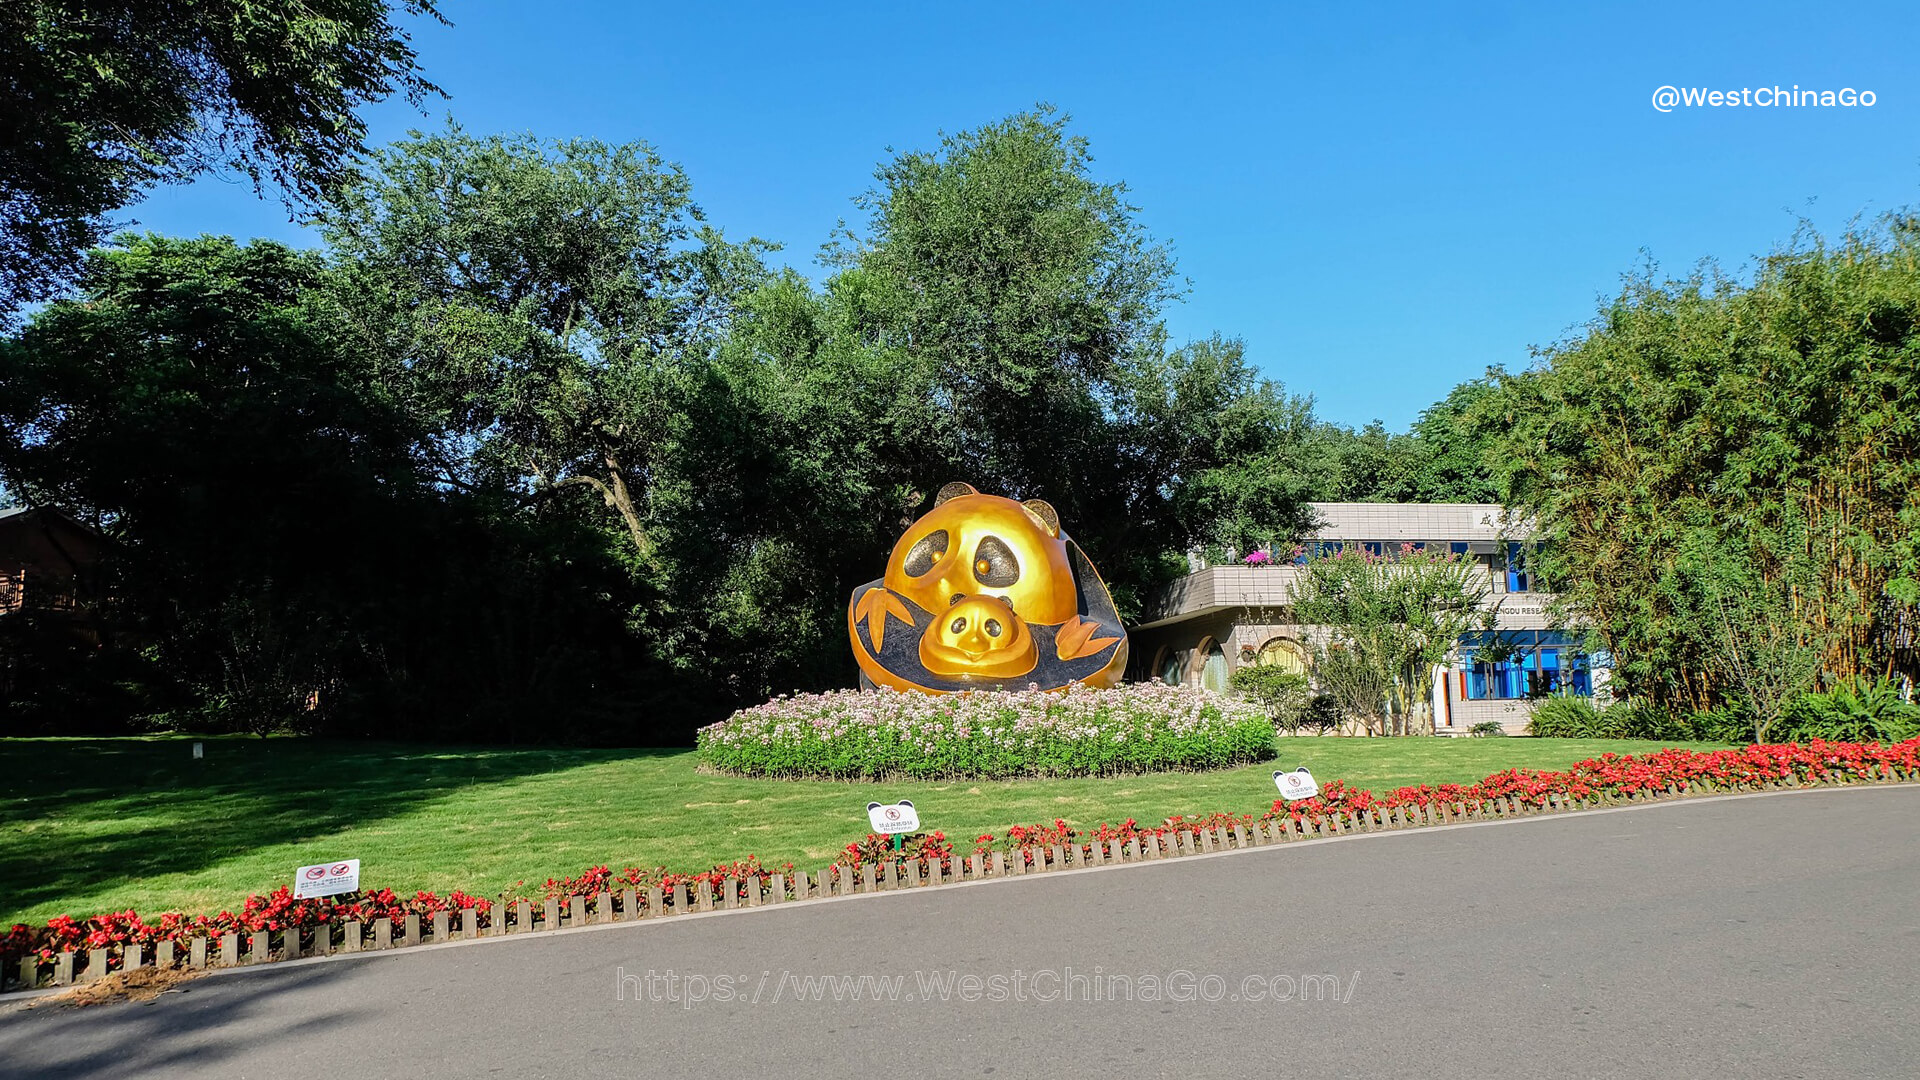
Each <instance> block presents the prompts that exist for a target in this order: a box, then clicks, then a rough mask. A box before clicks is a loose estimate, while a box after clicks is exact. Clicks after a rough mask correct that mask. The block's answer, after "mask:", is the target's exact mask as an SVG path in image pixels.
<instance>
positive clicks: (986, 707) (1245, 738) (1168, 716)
mask: <svg viewBox="0 0 1920 1080" xmlns="http://www.w3.org/2000/svg"><path fill="white" fill-rule="evenodd" d="M699 747H700V761H701V764H702V765H703V766H704V767H706V768H709V769H712V770H714V771H717V772H725V773H733V774H736V775H740V776H764V777H782V778H818V779H832V780H854V779H871V780H881V779H893V778H901V777H909V778H918V779H987V780H998V779H1006V778H1009V777H1020V776H1111V775H1116V774H1123V773H1144V772H1155V771H1161V770H1170V769H1218V768H1224V767H1227V766H1231V765H1244V764H1247V763H1248V762H1254V761H1265V760H1268V759H1270V758H1272V757H1273V754H1274V748H1273V725H1272V724H1271V723H1269V722H1268V720H1267V718H1266V716H1265V715H1264V714H1263V713H1261V712H1260V711H1259V710H1258V709H1256V708H1253V707H1252V706H1249V705H1246V704H1244V703H1241V702H1239V701H1235V700H1232V699H1229V698H1223V697H1219V696H1216V695H1214V694H1210V693H1208V692H1206V691H1205V690H1201V689H1198V688H1195V687H1187V686H1163V685H1161V684H1159V683H1145V684H1138V683H1136V684H1129V685H1126V686H1117V687H1114V688H1112V689H1109V690H1093V689H1089V688H1087V687H1083V686H1076V687H1069V688H1068V689H1067V690H1065V691H1062V692H1059V693H1041V692H1038V691H1022V692H1011V693H1009V692H1001V691H982V692H979V693H969V694H943V695H932V694H913V693H901V692H897V691H893V690H873V691H839V692H835V693H828V694H807V695H801V696H797V697H779V698H775V699H774V700H772V701H769V702H767V703H766V704H765V705H760V706H756V707H754V708H751V709H742V710H741V711H739V712H737V713H734V714H733V715H732V716H731V717H729V718H727V719H726V720H723V721H721V722H720V723H717V724H714V725H711V726H709V727H706V728H703V729H701V731H700V735H699Z"/></svg>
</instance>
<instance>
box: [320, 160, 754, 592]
mask: <svg viewBox="0 0 1920 1080" xmlns="http://www.w3.org/2000/svg"><path fill="white" fill-rule="evenodd" d="M319 220H320V224H321V228H322V232H323V235H324V236H325V237H326V239H327V242H328V244H329V245H330V246H331V247H332V249H333V251H334V252H335V254H336V255H337V256H339V257H340V259H341V261H342V271H341V274H340V276H339V279H338V281H337V283H336V290H337V294H338V296H339V297H340V301H341V303H342V305H343V306H344V307H346V308H347V309H348V310H349V311H350V312H351V313H352V316H353V321H354V323H355V325H356V327H357V329H358V336H359V338H360V339H361V340H362V341H363V342H364V343H365V346H366V347H367V348H368V349H370V350H371V351H373V352H374V353H376V354H378V355H381V356H383V357H385V358H387V361H388V363H389V365H390V370H391V371H392V372H393V373H394V378H395V380H397V381H399V382H403V383H404V385H405V387H406V391H405V393H406V398H407V400H408V403H409V406H410V408H411V409H412V410H413V411H414V412H415V414H416V416H418V418H419V420H420V422H421V424H422V426H423V427H424V428H425V429H427V430H428V431H429V432H430V433H431V436H430V438H429V439H428V440H427V443H426V446H425V451H426V453H428V454H429V456H430V457H431V459H432V460H433V463H434V465H435V466H436V467H437V468H438V469H439V472H440V477H441V479H442V481H443V482H445V483H448V484H452V485H456V486H460V487H464V488H467V489H470V490H511V491H514V492H518V493H520V494H523V495H527V496H530V497H550V496H553V495H557V494H560V493H563V492H565V491H566V490H567V489H586V490H589V491H591V492H592V493H593V494H594V495H596V496H598V498H599V500H600V501H601V502H602V503H604V505H605V506H606V507H607V508H608V509H609V510H610V511H612V513H613V514H614V515H616V519H617V521H618V523H619V527H620V528H621V529H623V530H624V532H625V533H626V535H627V537H628V539H629V540H630V542H631V545H632V548H633V550H634V552H635V554H636V556H640V557H644V556H647V555H648V554H649V553H650V551H651V548H652V543H653V541H652V537H651V536H650V534H649V531H648V520H649V514H650V511H649V508H648V500H649V497H650V494H651V487H652V477H653V474H654V472H655V470H656V467H657V464H658V454H659V452H660V448H661V447H663V446H664V445H666V444H667V443H668V442H669V441H670V439H671V438H672V435H673V428H674V426H675V425H676V424H678V423H680V422H681V420H680V418H681V414H682V410H681V407H680V401H681V398H682V397H684V395H685V394H686V393H688V392H689V389H690V387H691V385H692V384H693V383H694V382H697V381H698V379H699V378H700V375H699V369H700V367H701V365H702V364H703V363H704V362H705V360H706V357H707V356H708V354H709V353H710V352H711V351H712V350H713V349H714V348H716V347H717V345H718V343H719V342H720V341H721V340H722V338H723V336H724V334H725V332H726V329H727V325H728V321H729V319H730V317H731V312H732V309H733V306H734V305H735V303H736V302H737V300H738V298H739V297H740V296H741V295H742V294H743V293H744V292H745V291H746V290H748V289H750V288H752V287H753V286H754V285H756V284H757V283H758V282H759V281H761V280H762V278H763V277H764V274H763V271H762V270H761V266H760V261H759V258H758V254H759V252H760V251H762V250H764V248H765V245H761V244H758V243H749V244H745V245H733V244H729V243H727V242H726V241H725V239H724V238H723V237H722V236H721V235H720V233H719V231H718V230H715V229H711V228H708V227H706V226H704V225H703V224H702V220H703V218H702V214H701V212H700V210H699V208H698V207H697V206H695V205H694V203H693V201H692V186H691V184H690V183H689V181H688V180H687V177H686V175H685V174H684V173H683V172H682V171H681V170H680V169H679V167H677V166H675V165H672V164H669V163H667V162H666V161H665V160H663V159H662V158H661V157H660V155H659V154H658V153H657V152H655V151H654V150H653V148H651V147H649V146H647V145H646V144H644V143H627V144H623V145H609V144H606V143H602V142H598V141H595V140H585V139H580V140H565V141H560V142H553V143H543V142H540V141H538V140H535V139H533V138H532V137H506V136H488V137H479V136H472V135H468V134H467V133H465V132H464V131H462V130H460V129H459V128H458V127H452V128H450V129H449V130H448V131H446V132H443V133H440V134H436V135H422V134H419V133H415V134H413V135H412V136H410V137H409V138H407V139H405V140H403V141H401V142H398V143H395V144H394V145H392V146H390V147H387V148H385V149H383V150H381V151H379V152H378V153H376V154H375V155H374V160H373V167H372V169H371V170H370V171H369V172H368V174H367V175H366V176H365V177H364V178H362V179H361V180H359V181H358V182H356V183H354V184H352V185H350V186H348V187H347V188H346V189H344V190H343V191H341V192H340V193H338V195H337V196H336V197H335V199H334V200H333V203H332V204H331V205H330V206H329V207H327V208H326V209H325V210H324V211H323V212H322V213H321V214H320V217H319Z"/></svg>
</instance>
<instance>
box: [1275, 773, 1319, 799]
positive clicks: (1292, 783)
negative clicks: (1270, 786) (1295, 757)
mask: <svg viewBox="0 0 1920 1080" xmlns="http://www.w3.org/2000/svg"><path fill="white" fill-rule="evenodd" d="M1273 783H1274V786H1275V787H1278V788H1279V789H1280V797H1281V798H1283V799H1285V800H1287V801H1288V802H1293V801H1294V800H1296V799H1311V798H1313V797H1314V796H1315V795H1318V794H1320V785H1319V784H1317V783H1315V782H1314V779H1313V774H1312V773H1310V772H1308V771H1307V768H1306V766H1304V765H1302V766H1301V767H1300V768H1298V769H1295V770H1293V771H1292V772H1278V771H1276V772H1275V773H1274V774H1273Z"/></svg>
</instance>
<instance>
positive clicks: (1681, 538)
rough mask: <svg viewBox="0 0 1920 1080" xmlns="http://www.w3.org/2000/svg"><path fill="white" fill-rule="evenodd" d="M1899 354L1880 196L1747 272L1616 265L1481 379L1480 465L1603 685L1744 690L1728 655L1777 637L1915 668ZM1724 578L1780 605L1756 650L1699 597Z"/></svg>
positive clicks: (1903, 341)
mask: <svg viewBox="0 0 1920 1080" xmlns="http://www.w3.org/2000/svg"><path fill="white" fill-rule="evenodd" d="M1916 356H1920V221H1916V219H1915V218H1913V217H1911V216H1905V215H1895V216H1892V217H1890V218H1888V219H1886V220H1885V221H1884V222H1883V223H1882V224H1881V226H1880V227H1878V228H1873V229H1863V230H1858V231H1854V232H1850V233H1848V234H1846V235H1845V236H1843V237H1841V238H1840V239H1839V240H1838V241H1836V242H1834V243H1832V244H1829V243H1827V242H1826V241H1823V240H1821V239H1819V238H1817V237H1814V236H1812V235H1811V234H1808V235H1807V236H1805V237H1803V238H1802V240H1801V241H1799V242H1797V243H1796V244H1795V245H1793V246H1791V247H1788V248H1786V249H1783V250H1782V251H1780V252H1778V253H1776V254H1774V255H1772V256H1770V257H1768V258H1766V259H1764V260H1762V261H1761V262H1760V264H1759V265H1758V267H1757V268H1756V272H1755V274H1754V277H1753V280H1752V281H1751V282H1747V283H1742V282H1740V281H1736V280H1734V279H1732V278H1730V277H1728V276H1727V275H1725V274H1723V273H1721V272H1720V271H1718V270H1717V269H1715V268H1714V267H1712V266H1711V265H1708V266H1705V267H1703V268H1702V269H1701V270H1699V271H1698V272H1696V273H1695V274H1694V275H1692V276H1691V277H1689V278H1687V279H1685V280H1680V281H1667V282H1658V281H1655V280H1654V279H1653V277H1652V275H1651V273H1647V274H1643V275H1640V276H1637V277H1635V278H1633V279H1631V280H1629V281H1628V283H1627V285H1626V286H1625V287H1624V289H1623V290H1622V292H1621V293H1620V295H1619V296H1618V297H1617V298H1616V299H1614V300H1613V301H1612V302H1610V303H1609V304H1607V305H1606V306H1605V307H1604V308H1603V309H1602V311H1601V313H1600V315H1599V317H1598V318H1597V319H1596V320H1595V321H1594V322H1593V323H1592V324H1591V325H1590V326H1589V327H1588V328H1587V329H1586V330H1585V331H1584V332H1583V333H1582V334H1580V335H1578V336H1577V337H1575V338H1574V339H1572V340H1570V341H1568V342H1566V343H1564V344H1562V345H1558V346H1555V347H1553V348H1551V349H1548V350H1546V351H1545V352H1543V354H1542V355H1541V357H1540V363H1539V365H1538V367H1537V369H1536V370H1534V371H1532V372H1529V373H1527V374H1525V375H1523V376H1519V377H1514V378H1510V379H1508V380H1505V381H1504V382H1503V383H1502V387H1501V397H1502V399H1503V400H1502V401H1501V403H1500V406H1499V407H1500V408H1501V409H1502V410H1504V411H1505V413H1506V415H1507V416H1508V417H1509V418H1510V425H1509V428H1508V430H1507V432H1506V433H1505V434H1504V435H1503V436H1502V439H1501V447H1500V451H1499V454H1498V457H1497V458H1496V459H1495V463H1496V464H1497V465H1498V466H1499V468H1500V469H1501V470H1502V473H1503V480H1502V483H1503V485H1504V487H1505V489H1506V490H1507V491H1508V493H1509V500H1510V501H1511V502H1512V503H1514V504H1515V505H1516V506H1517V507H1518V508H1519V509H1520V510H1522V511H1523V512H1526V513H1528V514H1530V515H1532V516H1533V517H1535V518H1537V519H1538V521H1539V522H1540V523H1541V526H1542V530H1543V539H1544V541H1545V543H1544V546H1543V551H1542V552H1541V555H1540V558H1539V569H1540V571H1541V572H1542V573H1543V574H1544V576H1545V577H1546V578H1547V579H1548V580H1550V581H1552V582H1554V584H1555V587H1556V589H1557V591H1558V592H1559V594H1560V597H1561V601H1562V603H1563V606H1564V607H1565V609H1566V611H1567V613H1568V614H1570V615H1578V616H1579V617H1580V618H1582V619H1584V620H1587V621H1589V622H1590V623H1591V624H1592V625H1593V626H1594V627H1595V628H1596V631H1597V632H1598V634H1599V635H1600V636H1601V637H1602V638H1603V639H1604V640H1605V642H1606V644H1607V646H1608V647H1609V648H1610V649H1611V650H1612V651H1613V653H1614V656H1615V658H1616V663H1617V665H1618V666H1617V668H1616V677H1617V678H1620V679H1621V681H1622V685H1623V687H1624V688H1625V689H1627V690H1629V691H1630V692H1632V693H1635V694H1638V695H1644V696H1647V697H1651V698H1653V699H1654V700H1656V701H1658V702H1660V703H1662V704H1667V705H1673V706H1679V707H1685V708H1708V707H1713V706H1715V705H1718V704H1720V703H1721V702H1723V701H1726V700H1736V701H1740V700H1747V699H1752V698H1754V697H1755V694H1754V693H1753V692H1752V690H1751V689H1742V685H1743V684H1747V683H1750V682H1751V680H1750V679H1747V678H1743V677H1742V676H1741V675H1739V673H1738V668H1739V665H1736V664H1735V663H1734V662H1733V658H1735V657H1739V656H1748V657H1749V658H1751V657H1752V656H1753V655H1754V653H1755V649H1756V648H1758V649H1759V651H1760V652H1762V653H1771V654H1779V653H1780V652H1781V649H1784V648H1786V647H1787V646H1789V645H1790V646H1791V647H1792V649H1800V648H1805V647H1808V646H1812V647H1815V648H1817V649H1818V650H1819V651H1820V653H1821V656H1820V667H1821V668H1822V669H1823V670H1824V672H1825V673H1826V675H1827V676H1828V677H1829V678H1846V677H1849V676H1852V675H1855V674H1862V675H1874V674H1893V673H1901V674H1907V675H1912V674H1915V673H1916V672H1920V655H1916V651H1915V649H1914V647H1913V645H1912V641H1911V638H1910V636H1907V635H1908V634H1909V633H1910V632H1908V631H1903V630H1902V627H1903V626H1911V625H1912V620H1913V618H1914V613H1915V611H1916V608H1915V606H1914V605H1915V603H1916V601H1920V586H1916V585H1915V582H1916V581H1920V544H1917V543H1916V540H1915V537H1916V536H1920V531H1917V530H1916V525H1920V494H1916V493H1917V492H1920V364H1916V363H1915V358H1916ZM1740 596H1764V597H1767V598H1768V599H1767V600H1766V604H1765V606H1766V608H1767V609H1768V617H1769V618H1781V619H1787V620H1790V623H1789V625H1790V629H1789V630H1788V631H1787V632H1785V633H1784V635H1783V637H1782V641H1781V642H1779V643H1775V644H1778V645H1780V648H1774V647H1773V646H1772V645H1767V644H1766V643H1764V642H1763V643H1758V644H1756V643H1754V642H1752V641H1746V642H1745V643H1744V644H1742V643H1740V642H1735V643H1733V644H1734V647H1732V648H1729V647H1728V645H1729V643H1728V641H1727V640H1726V637H1727V635H1726V633H1725V630H1724V628H1725V626H1727V625H1729V624H1732V625H1734V626H1736V627H1737V626H1740V625H1743V624H1744V623H1746V622H1747V621H1748V620H1749V619H1750V618H1752V617H1753V616H1752V613H1750V612H1744V611H1736V612H1734V613H1733V615H1732V616H1731V618H1729V617H1728V616H1727V615H1726V614H1725V613H1724V612H1723V611H1722V598H1726V597H1740ZM1762 646H1764V647H1762ZM1788 651H1792V650H1791V649H1789V650H1788ZM1776 659H1777V656H1776ZM1750 663H1751V660H1750V661H1749V664H1750ZM1762 666H1763V667H1764V666H1767V665H1765V664H1762ZM1748 704H1752V705H1755V706H1756V711H1760V708H1759V706H1760V705H1761V704H1762V703H1759V702H1754V701H1750V700H1749V701H1748ZM1763 722H1764V720H1763Z"/></svg>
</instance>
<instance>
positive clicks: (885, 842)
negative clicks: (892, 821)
mask: <svg viewBox="0 0 1920 1080" xmlns="http://www.w3.org/2000/svg"><path fill="white" fill-rule="evenodd" d="M952 854H953V844H952V842H950V841H949V840H948V839H947V834H946V833H944V832H942V831H940V830H938V829H935V830H934V831H933V832H919V833H906V834H904V835H902V836H901V840H900V847H899V849H898V850H895V849H894V846H893V837H892V836H881V835H880V834H879V833H868V834H867V835H866V836H865V837H864V838H862V839H859V840H855V841H853V842H852V843H850V844H848V845H847V846H846V847H844V848H842V849H841V851H840V857H839V858H838V859H836V860H834V865H835V866H844V867H846V868H847V869H848V870H849V871H851V872H852V873H854V874H856V875H857V874H858V873H859V872H860V868H861V867H862V866H866V865H869V864H871V865H872V866H874V867H876V868H877V867H884V866H885V865H886V864H887V863H889V862H892V863H898V864H901V865H905V864H906V863H908V862H921V863H929V862H937V861H941V860H944V859H946V858H947V857H948V856H950V855H952Z"/></svg>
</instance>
